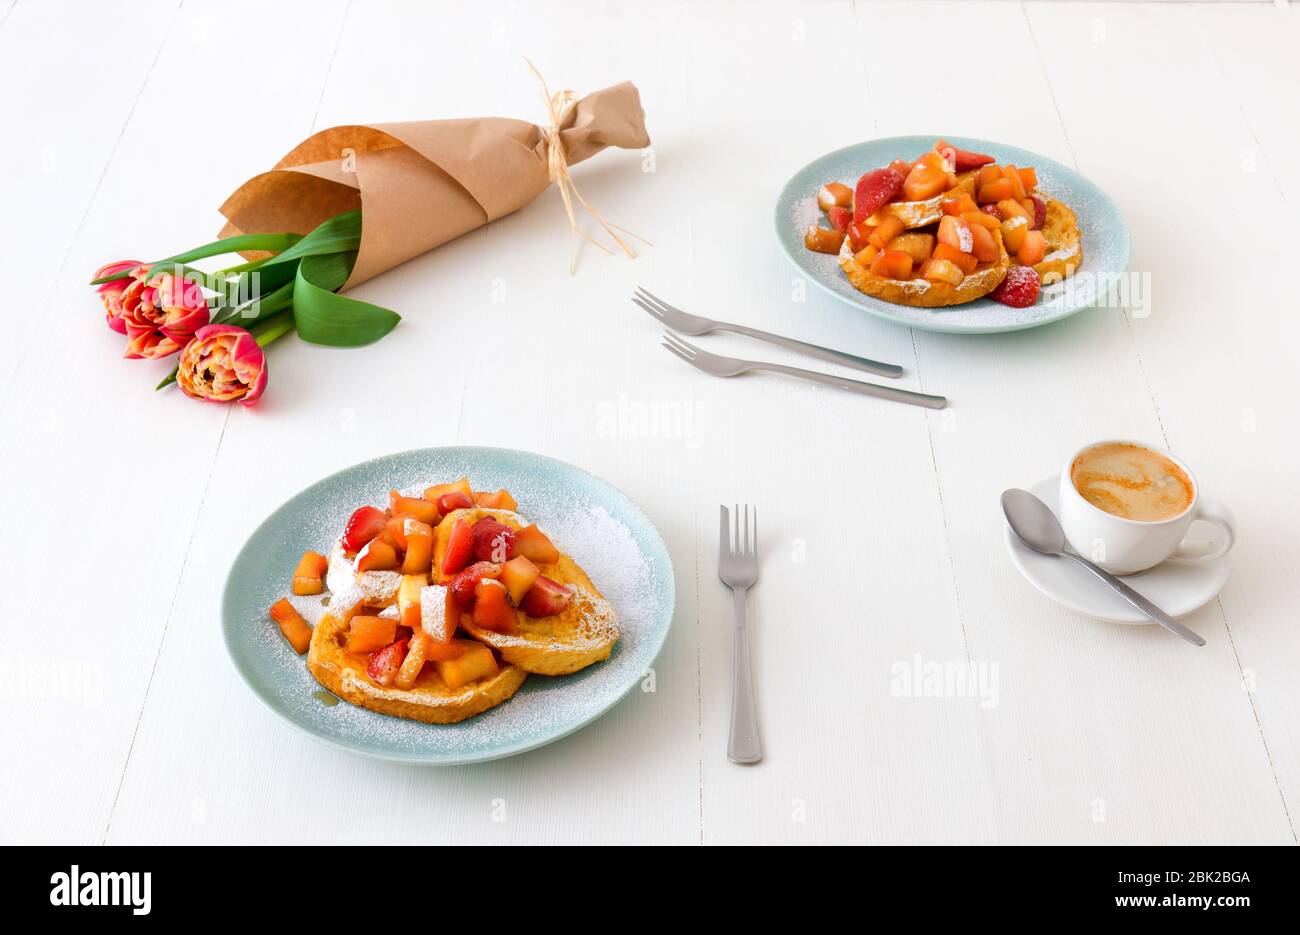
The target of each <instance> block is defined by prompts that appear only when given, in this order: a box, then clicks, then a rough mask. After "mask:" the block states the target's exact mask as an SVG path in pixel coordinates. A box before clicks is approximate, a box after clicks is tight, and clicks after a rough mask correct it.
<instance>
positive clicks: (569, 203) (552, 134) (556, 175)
mask: <svg viewBox="0 0 1300 935" xmlns="http://www.w3.org/2000/svg"><path fill="white" fill-rule="evenodd" d="M524 61H525V62H528V67H529V69H530V70H531V71H532V73H533V77H535V78H536V79H537V83H538V84H539V85H540V86H541V91H542V101H543V103H544V104H545V105H546V113H547V116H548V118H549V120H550V123H549V125H548V126H545V127H542V133H543V134H544V135H545V138H546V172H547V175H549V176H550V179H551V181H552V182H554V183H555V187H556V188H558V189H559V190H560V198H561V199H563V201H564V213H565V214H567V215H568V217H569V228H570V230H572V231H573V234H574V241H573V256H572V257H570V259H569V274H570V275H572V274H573V272H574V270H576V269H577V266H578V248H579V247H580V246H581V242H582V241H583V240H585V241H587V243H589V244H591V245H592V246H594V247H597V248H599V249H600V250H603V251H604V252H605V254H606V255H608V256H613V255H614V251H613V250H611V249H610V248H609V247H607V246H605V245H604V244H603V243H601V242H600V241H598V240H596V239H595V238H594V237H592V236H591V235H590V234H588V233H587V232H586V231H585V230H583V229H582V227H581V226H580V225H579V224H578V218H577V215H576V214H575V213H574V210H573V202H574V200H575V199H576V200H577V202H578V204H580V205H582V207H583V208H584V209H586V212H587V213H588V214H590V215H591V216H592V217H593V218H595V219H596V223H598V224H599V225H600V226H601V227H602V228H604V230H605V233H607V234H609V236H610V239H612V240H613V241H614V243H616V244H618V245H619V246H620V247H621V248H622V249H623V252H624V253H626V254H627V255H628V257H630V258H631V259H636V251H635V250H633V249H632V248H631V246H629V245H628V243H627V241H626V240H624V239H623V238H622V237H620V236H619V235H618V234H617V233H615V231H616V230H620V231H622V232H623V233H625V234H627V235H628V236H630V237H635V238H636V239H637V240H639V241H641V242H642V243H644V244H649V245H651V246H653V244H650V241H648V240H646V239H645V238H644V237H639V236H637V235H636V234H634V233H632V232H631V231H630V230H628V229H627V228H625V227H619V226H618V225H617V224H611V223H610V222H608V221H606V220H605V219H604V218H603V217H601V215H600V212H599V211H597V210H596V209H595V208H593V207H592V206H591V205H590V204H589V203H588V202H587V199H586V198H583V197H582V192H580V191H578V186H577V185H575V184H574V182H573V177H572V176H571V175H569V160H568V156H567V155H566V153H565V151H564V140H563V138H562V137H561V136H560V128H561V127H562V126H563V125H564V121H565V119H566V118H567V117H568V116H569V111H570V110H572V109H573V107H574V106H575V105H576V104H577V103H578V95H577V93H576V92H574V91H557V92H556V93H555V94H552V93H551V90H550V88H548V87H547V86H546V79H545V78H543V77H542V73H541V72H539V71H538V70H537V66H536V65H534V64H533V63H532V62H530V61H528V59H526V58H525V59H524Z"/></svg>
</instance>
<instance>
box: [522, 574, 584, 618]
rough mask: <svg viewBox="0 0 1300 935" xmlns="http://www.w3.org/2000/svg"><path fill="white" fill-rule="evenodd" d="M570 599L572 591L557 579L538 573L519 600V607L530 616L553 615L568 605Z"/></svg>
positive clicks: (571, 598)
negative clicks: (522, 597) (553, 579)
mask: <svg viewBox="0 0 1300 935" xmlns="http://www.w3.org/2000/svg"><path fill="white" fill-rule="evenodd" d="M571 600H573V592H572V591H570V590H569V589H568V588H566V587H565V586H564V585H562V584H560V583H559V582H558V581H552V580H551V579H550V578H548V577H546V576H545V575H540V576H538V578H537V580H536V581H534V582H533V586H532V587H531V588H529V589H528V593H527V594H525V595H524V599H523V600H522V601H520V602H519V609H520V610H522V611H523V612H524V613H526V614H527V615H528V616H530V617H553V616H555V615H556V614H558V613H559V612H560V611H562V610H564V608H566V607H568V606H569V601H571Z"/></svg>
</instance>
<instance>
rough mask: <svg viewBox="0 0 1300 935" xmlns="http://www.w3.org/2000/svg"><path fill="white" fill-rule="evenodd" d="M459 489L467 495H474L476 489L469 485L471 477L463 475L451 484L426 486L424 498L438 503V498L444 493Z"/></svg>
mask: <svg viewBox="0 0 1300 935" xmlns="http://www.w3.org/2000/svg"><path fill="white" fill-rule="evenodd" d="M457 491H459V492H460V493H463V494H464V495H465V496H467V497H473V496H474V491H473V489H472V488H471V487H470V485H469V478H466V477H462V478H461V479H460V480H458V481H455V482H453V483H450V484H434V485H433V486H432V487H426V488H424V499H426V500H428V501H429V502H430V503H437V502H438V499H439V498H440V497H442V496H443V495H444V494H449V493H455V492H457Z"/></svg>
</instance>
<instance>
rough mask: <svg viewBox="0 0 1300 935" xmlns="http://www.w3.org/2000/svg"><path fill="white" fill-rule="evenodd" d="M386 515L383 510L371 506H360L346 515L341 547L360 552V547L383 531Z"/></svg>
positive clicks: (386, 520)
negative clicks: (346, 521)
mask: <svg viewBox="0 0 1300 935" xmlns="http://www.w3.org/2000/svg"><path fill="white" fill-rule="evenodd" d="M387 523H388V517H387V516H385V515H384V511H383V510H381V509H379V508H377V507H373V506H363V507H360V508H359V509H358V510H357V511H356V512H355V513H353V514H352V515H351V516H350V517H348V524H347V526H345V527H344V528H343V548H345V549H347V550H348V551H349V552H360V551H361V547H362V546H363V545H365V544H366V543H367V542H369V541H370V540H371V539H373V538H375V536H377V535H379V534H380V533H381V532H383V531H384V526H385V525H386V524H387Z"/></svg>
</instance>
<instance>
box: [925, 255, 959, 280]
mask: <svg viewBox="0 0 1300 935" xmlns="http://www.w3.org/2000/svg"><path fill="white" fill-rule="evenodd" d="M921 278H922V279H928V280H930V281H931V282H946V283H950V284H951V285H954V286H956V285H960V284H961V281H962V280H963V279H965V278H966V274H965V273H963V272H962V271H961V269H960V268H959V267H958V266H957V264H956V263H953V262H952V261H951V260H941V259H939V258H938V257H931V258H930V259H928V260H926V261H925V265H924V266H922V267H921Z"/></svg>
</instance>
